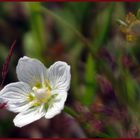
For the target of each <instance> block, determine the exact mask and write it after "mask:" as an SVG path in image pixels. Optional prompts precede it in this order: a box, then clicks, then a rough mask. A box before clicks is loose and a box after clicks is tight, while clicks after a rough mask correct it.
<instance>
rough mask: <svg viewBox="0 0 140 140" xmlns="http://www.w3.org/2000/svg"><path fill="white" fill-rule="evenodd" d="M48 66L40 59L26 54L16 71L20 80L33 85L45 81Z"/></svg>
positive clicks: (20, 60)
mask: <svg viewBox="0 0 140 140" xmlns="http://www.w3.org/2000/svg"><path fill="white" fill-rule="evenodd" d="M46 71H47V69H46V67H45V66H44V64H42V63H41V62H40V61H39V60H37V59H33V58H29V57H27V56H24V57H23V58H20V59H19V61H18V64H17V68H16V72H17V77H18V79H19V80H20V81H23V82H25V83H28V84H29V85H31V86H35V84H38V83H43V82H44V79H45V77H46Z"/></svg>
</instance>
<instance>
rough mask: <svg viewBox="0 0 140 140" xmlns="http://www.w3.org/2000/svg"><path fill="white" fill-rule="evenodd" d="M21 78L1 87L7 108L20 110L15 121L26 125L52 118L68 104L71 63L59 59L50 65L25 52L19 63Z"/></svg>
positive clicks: (17, 123)
mask: <svg viewBox="0 0 140 140" xmlns="http://www.w3.org/2000/svg"><path fill="white" fill-rule="evenodd" d="M16 73H17V77H18V80H19V82H15V83H11V84H8V85H7V86H5V87H4V88H3V89H2V90H1V91H0V99H2V100H3V101H4V102H7V109H8V110H10V111H13V112H16V113H19V114H18V115H17V116H16V117H15V118H14V124H15V125H16V126H18V127H23V126H25V125H27V124H29V123H32V122H34V121H36V120H38V119H40V118H41V117H43V116H45V118H46V119H50V118H52V117H54V116H55V115H57V114H59V113H60V112H61V110H62V109H63V108H64V103H65V101H66V98H67V91H68V89H69V86H70V79H71V74H70V66H69V65H67V63H65V62H61V61H58V62H56V63H54V64H53V65H52V66H50V68H48V69H46V67H45V66H44V65H43V64H42V63H41V62H40V61H38V60H37V59H33V58H29V57H26V56H24V57H23V58H20V59H19V61H18V64H17V68H16Z"/></svg>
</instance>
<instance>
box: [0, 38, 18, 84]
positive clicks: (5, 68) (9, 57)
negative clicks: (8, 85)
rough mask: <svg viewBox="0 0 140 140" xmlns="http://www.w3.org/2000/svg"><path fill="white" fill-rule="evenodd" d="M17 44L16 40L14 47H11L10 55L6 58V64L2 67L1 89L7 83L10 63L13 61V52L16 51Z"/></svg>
mask: <svg viewBox="0 0 140 140" xmlns="http://www.w3.org/2000/svg"><path fill="white" fill-rule="evenodd" d="M15 44H16V40H15V41H14V42H13V44H12V46H11V47H10V51H9V54H8V56H7V58H6V61H5V63H4V64H3V67H2V81H1V84H0V86H1V87H2V85H3V83H4V81H5V78H6V76H7V73H8V70H9V63H10V60H11V57H12V54H13V51H14V48H15Z"/></svg>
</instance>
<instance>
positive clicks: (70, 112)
mask: <svg viewBox="0 0 140 140" xmlns="http://www.w3.org/2000/svg"><path fill="white" fill-rule="evenodd" d="M64 112H66V113H68V114H69V115H71V116H72V117H74V118H77V117H78V114H77V113H76V112H75V111H74V110H73V109H72V108H70V107H68V106H65V107H64Z"/></svg>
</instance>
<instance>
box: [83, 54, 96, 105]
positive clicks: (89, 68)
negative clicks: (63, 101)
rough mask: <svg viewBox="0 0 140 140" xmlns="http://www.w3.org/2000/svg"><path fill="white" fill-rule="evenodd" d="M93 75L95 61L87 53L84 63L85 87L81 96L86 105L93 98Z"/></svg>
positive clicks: (94, 90)
mask: <svg viewBox="0 0 140 140" xmlns="http://www.w3.org/2000/svg"><path fill="white" fill-rule="evenodd" d="M95 75H96V70H95V63H94V61H93V59H92V56H91V55H89V56H88V59H87V63H86V72H85V82H86V87H85V88H86V89H85V94H84V96H83V97H82V98H83V103H84V104H85V105H87V106H89V105H91V104H92V103H93V101H94V98H95V93H96V79H95Z"/></svg>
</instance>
